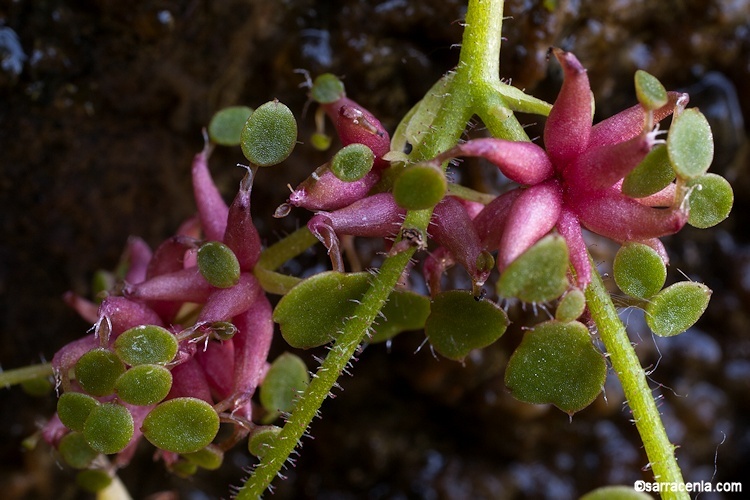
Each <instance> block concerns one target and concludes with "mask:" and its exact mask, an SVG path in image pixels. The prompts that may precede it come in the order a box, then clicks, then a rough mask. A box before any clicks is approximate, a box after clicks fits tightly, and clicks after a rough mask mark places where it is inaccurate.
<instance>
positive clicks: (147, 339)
mask: <svg viewBox="0 0 750 500" xmlns="http://www.w3.org/2000/svg"><path fill="white" fill-rule="evenodd" d="M178 347H179V346H178V343H177V338H176V337H175V336H174V335H173V334H172V333H171V332H170V331H169V330H167V329H166V328H162V327H160V326H156V325H140V326H136V327H134V328H131V329H129V330H126V331H125V332H123V333H122V335H120V336H119V337H117V339H116V340H115V343H114V350H115V353H116V354H117V355H118V356H119V357H120V359H121V360H122V361H123V362H125V364H128V365H130V366H136V365H141V364H159V365H165V364H167V363H169V362H170V361H172V359H174V357H175V355H176V354H177V349H178Z"/></svg>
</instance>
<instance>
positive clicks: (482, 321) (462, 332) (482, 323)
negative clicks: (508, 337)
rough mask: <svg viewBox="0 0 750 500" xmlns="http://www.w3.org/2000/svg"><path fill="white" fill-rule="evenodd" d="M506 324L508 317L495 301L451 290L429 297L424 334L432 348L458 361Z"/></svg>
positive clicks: (485, 343) (495, 336) (497, 335)
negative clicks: (429, 305) (430, 302)
mask: <svg viewBox="0 0 750 500" xmlns="http://www.w3.org/2000/svg"><path fill="white" fill-rule="evenodd" d="M507 327H508V316H507V315H506V314H505V312H504V311H503V310H502V309H500V308H499V307H498V306H497V304H495V303H494V302H491V301H489V300H478V299H477V298H475V297H474V296H473V295H472V294H471V292H468V291H464V290H450V291H447V292H442V293H440V294H438V295H437V296H435V298H434V299H433V300H432V305H431V311H430V315H429V317H428V318H427V321H426V322H425V334H426V335H427V338H428V339H429V341H430V343H431V344H432V347H433V348H434V349H435V351H437V352H438V353H440V354H441V355H443V356H445V357H446V358H449V359H453V360H456V361H461V360H463V359H464V358H465V357H466V355H467V354H469V352H470V351H471V350H472V349H481V348H483V347H487V346H488V345H490V344H492V343H493V342H495V341H496V340H497V339H499V338H500V337H501V336H502V335H503V333H505V329H506V328H507Z"/></svg>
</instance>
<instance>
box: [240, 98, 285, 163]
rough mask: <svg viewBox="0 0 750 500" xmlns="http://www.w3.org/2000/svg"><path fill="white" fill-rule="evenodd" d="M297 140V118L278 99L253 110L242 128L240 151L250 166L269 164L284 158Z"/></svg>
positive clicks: (279, 161)
mask: <svg viewBox="0 0 750 500" xmlns="http://www.w3.org/2000/svg"><path fill="white" fill-rule="evenodd" d="M296 142H297V120H295V119H294V115H293V114H292V111H291V110H290V109H289V108H288V107H286V106H285V105H284V104H282V103H280V102H279V101H275V100H274V101H269V102H267V103H265V104H263V105H261V106H260V107H258V109H256V110H255V111H254V112H253V114H252V115H250V118H248V120H247V123H245V127H244V128H243V129H242V136H241V141H240V146H241V147H242V153H243V154H244V155H245V158H247V159H248V160H249V161H250V162H251V163H252V164H253V165H257V166H259V167H269V166H271V165H276V164H278V163H281V162H282V161H284V160H286V158H287V157H288V156H289V155H290V154H291V153H292V150H293V149H294V145H295V144H296Z"/></svg>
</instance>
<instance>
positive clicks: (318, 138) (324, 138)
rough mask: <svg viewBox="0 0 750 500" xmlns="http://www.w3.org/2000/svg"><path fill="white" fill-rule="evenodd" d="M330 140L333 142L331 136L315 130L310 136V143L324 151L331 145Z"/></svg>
mask: <svg viewBox="0 0 750 500" xmlns="http://www.w3.org/2000/svg"><path fill="white" fill-rule="evenodd" d="M331 142H333V140H332V139H331V136H330V135H326V134H323V133H321V132H315V133H314V134H312V135H311V136H310V144H312V147H314V148H315V149H317V150H318V151H326V150H327V149H328V148H330V147H331Z"/></svg>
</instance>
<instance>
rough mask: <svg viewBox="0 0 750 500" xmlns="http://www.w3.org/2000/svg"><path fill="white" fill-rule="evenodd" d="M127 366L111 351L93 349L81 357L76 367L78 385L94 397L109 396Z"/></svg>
mask: <svg viewBox="0 0 750 500" xmlns="http://www.w3.org/2000/svg"><path fill="white" fill-rule="evenodd" d="M123 372H125V365H124V364H123V363H122V361H120V358H118V357H117V355H116V354H115V353H114V352H112V351H110V350H109V349H104V348H97V349H92V350H91V351H89V352H87V353H86V354H84V355H83V356H81V357H80V359H79V360H78V362H77V363H76V367H75V374H76V379H77V380H78V383H79V384H81V387H83V390H85V391H86V392H88V393H89V394H91V395H92V396H107V395H109V394H112V393H113V392H114V390H115V381H116V380H117V378H118V377H119V376H120V375H122V373H123Z"/></svg>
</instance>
